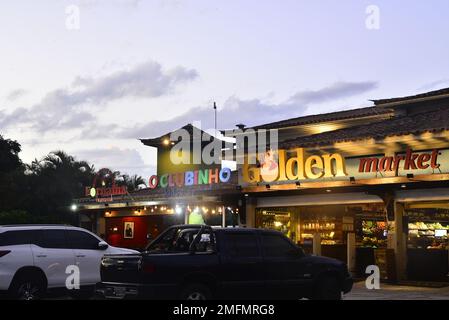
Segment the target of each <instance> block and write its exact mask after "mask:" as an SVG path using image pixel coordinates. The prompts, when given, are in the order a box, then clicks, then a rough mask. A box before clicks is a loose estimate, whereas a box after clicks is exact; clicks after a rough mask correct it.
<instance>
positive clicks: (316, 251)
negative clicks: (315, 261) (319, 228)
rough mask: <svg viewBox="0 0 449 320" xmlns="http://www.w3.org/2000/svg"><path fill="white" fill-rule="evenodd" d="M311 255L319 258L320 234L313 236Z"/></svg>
mask: <svg viewBox="0 0 449 320" xmlns="http://www.w3.org/2000/svg"><path fill="white" fill-rule="evenodd" d="M313 254H314V255H316V256H321V234H320V233H319V232H317V233H314V234H313Z"/></svg>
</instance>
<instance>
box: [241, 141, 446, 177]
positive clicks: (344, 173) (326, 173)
mask: <svg viewBox="0 0 449 320" xmlns="http://www.w3.org/2000/svg"><path fill="white" fill-rule="evenodd" d="M410 173H413V174H415V175H419V174H421V175H425V174H434V173H449V150H447V149H446V150H437V149H434V150H430V151H419V152H415V151H413V150H411V149H407V150H406V151H405V152H402V153H396V154H395V155H393V156H386V155H374V156H362V157H346V158H345V157H343V156H342V155H341V154H340V153H325V154H320V155H309V154H306V152H305V150H304V149H303V148H297V149H293V150H288V151H287V150H278V151H277V152H275V151H268V152H266V153H265V154H263V155H261V156H260V157H259V158H258V159H257V161H256V163H254V164H250V163H249V160H248V157H247V156H246V157H245V161H244V164H243V166H242V168H241V171H240V175H239V179H240V184H241V185H252V184H258V183H274V184H283V183H291V182H298V181H338V180H340V181H341V180H345V179H348V178H349V177H354V178H357V179H371V178H382V177H400V176H406V175H407V174H410Z"/></svg>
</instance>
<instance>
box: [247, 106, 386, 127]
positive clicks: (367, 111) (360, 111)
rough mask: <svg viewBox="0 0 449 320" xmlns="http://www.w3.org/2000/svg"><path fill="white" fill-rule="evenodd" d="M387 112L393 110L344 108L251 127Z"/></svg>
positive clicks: (339, 118) (289, 125) (374, 114)
mask: <svg viewBox="0 0 449 320" xmlns="http://www.w3.org/2000/svg"><path fill="white" fill-rule="evenodd" d="M389 113H393V110H391V109H387V108H378V107H366V108H358V109H352V110H344V111H336V112H330V113H323V114H317V115H309V116H302V117H296V118H291V119H287V120H281V121H277V122H271V123H267V124H263V125H259V126H255V127H252V129H274V128H282V127H294V126H298V125H304V124H311V123H319V122H325V121H336V120H345V119H353V118H361V117H369V116H376V115H386V114H389Z"/></svg>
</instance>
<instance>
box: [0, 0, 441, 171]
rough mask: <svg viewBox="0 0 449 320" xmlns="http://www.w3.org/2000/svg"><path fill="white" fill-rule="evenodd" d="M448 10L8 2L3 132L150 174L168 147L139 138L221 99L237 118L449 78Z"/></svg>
mask: <svg viewBox="0 0 449 320" xmlns="http://www.w3.org/2000/svg"><path fill="white" fill-rule="evenodd" d="M372 5H374V6H376V8H378V9H379V14H380V15H379V17H380V20H379V21H378V23H379V24H378V25H379V28H378V29H372V28H368V27H367V19H369V18H370V13H367V8H368V7H369V6H372ZM371 8H372V7H371ZM77 9H79V20H77V11H76V10H77ZM368 11H369V10H368ZM369 12H372V11H369ZM448 13H449V1H447V0H432V1H407V2H405V1H402V0H401V1H399V0H385V1H380V0H372V1H355V0H354V1H349V0H348V1H331V0H329V1H317V0H314V1H312V0H310V1H301V0H291V1H288V0H283V1H274V0H273V1H267V0H262V1H261V0H258V1H251V0H225V1H214V0H190V1H189V0H185V1H182V0H140V1H139V0H78V1H77V0H72V1H61V0H39V1H31V0H14V1H13V0H3V1H1V2H0V39H1V46H0V48H1V56H0V57H1V59H0V70H1V72H0V84H1V86H0V134H2V135H3V136H4V137H5V138H10V139H14V140H18V141H19V142H20V143H21V145H22V148H23V152H22V153H21V157H22V159H23V161H25V162H30V161H32V160H33V159H34V158H38V159H39V158H41V157H43V156H44V155H45V154H47V153H48V152H50V151H53V150H64V151H66V152H68V153H70V154H73V155H75V156H76V157H77V158H79V159H82V160H87V161H89V162H91V163H93V164H94V165H95V167H96V168H97V169H99V168H101V167H104V166H107V167H111V168H112V169H116V170H120V171H122V172H124V173H129V174H134V173H137V174H140V175H142V176H144V177H146V178H147V177H148V176H149V175H150V174H152V173H154V172H155V169H154V166H155V163H156V158H155V151H154V150H152V148H149V147H145V146H143V145H142V144H141V143H140V141H139V140H138V138H151V137H155V136H159V135H161V134H163V133H166V132H168V131H169V130H173V129H177V128H179V127H181V126H183V125H185V124H187V123H190V122H194V121H201V122H202V127H203V129H207V128H212V127H213V109H212V104H213V101H216V102H217V105H218V109H219V114H218V126H219V128H220V129H226V128H233V127H234V126H235V124H237V123H244V124H246V125H256V124H262V123H266V122H272V121H276V120H281V119H286V118H291V117H297V116H301V115H306V114H317V113H325V112H332V111H337V110H344V109H351V108H358V107H363V106H369V105H371V102H369V99H380V98H390V97H398V96H404V95H410V94H417V93H421V92H426V91H430V90H436V89H440V88H444V87H449V58H448V57H449V37H448V36H447V32H448V30H449V19H448ZM369 21H370V20H369ZM78 22H79V23H78Z"/></svg>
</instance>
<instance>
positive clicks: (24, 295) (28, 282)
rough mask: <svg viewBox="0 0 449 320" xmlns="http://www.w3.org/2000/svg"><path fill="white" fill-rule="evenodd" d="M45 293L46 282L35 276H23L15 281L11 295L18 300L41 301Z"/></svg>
mask: <svg viewBox="0 0 449 320" xmlns="http://www.w3.org/2000/svg"><path fill="white" fill-rule="evenodd" d="M44 292H45V281H44V280H43V279H42V278H41V277H39V276H36V275H35V274H34V275H25V276H21V277H19V278H18V279H16V280H14V283H13V284H12V286H11V293H12V296H13V298H14V299H17V300H39V299H41V298H42V296H43V295H44Z"/></svg>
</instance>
